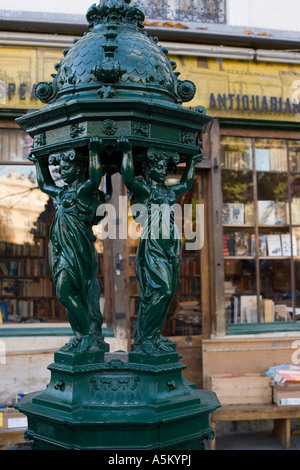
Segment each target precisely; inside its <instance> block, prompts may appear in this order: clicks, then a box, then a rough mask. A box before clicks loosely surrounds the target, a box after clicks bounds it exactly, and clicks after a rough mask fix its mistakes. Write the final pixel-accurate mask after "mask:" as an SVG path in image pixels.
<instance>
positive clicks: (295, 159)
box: [288, 140, 300, 225]
mask: <svg viewBox="0 0 300 470" xmlns="http://www.w3.org/2000/svg"><path fill="white" fill-rule="evenodd" d="M288 145H289V157H290V181H291V213H292V224H293V225H300V140H290V141H289V143H288Z"/></svg>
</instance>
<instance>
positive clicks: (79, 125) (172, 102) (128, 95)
mask: <svg viewBox="0 0 300 470" xmlns="http://www.w3.org/2000/svg"><path fill="white" fill-rule="evenodd" d="M144 19H145V18H144V14H143V12H142V11H141V10H140V9H139V8H138V7H136V6H131V5H130V0H101V1H100V3H99V5H96V4H94V5H92V6H91V7H90V8H89V10H88V12H87V21H88V24H89V32H88V33H87V34H84V35H83V37H81V38H80V39H79V40H74V44H73V45H72V47H70V49H68V50H65V51H64V58H63V59H62V60H61V62H60V63H58V64H56V65H55V66H54V67H55V69H56V74H53V76H52V77H53V80H52V81H50V82H42V83H38V84H37V85H36V87H35V93H36V97H37V98H38V99H39V100H40V101H41V102H43V103H45V106H43V107H42V108H41V109H40V110H37V111H36V110H35V111H29V112H28V113H27V114H25V115H24V116H22V117H21V118H19V119H18V120H17V121H18V123H19V125H20V126H21V127H22V128H23V129H25V130H26V132H27V133H29V134H30V135H31V136H32V137H33V138H34V143H33V147H32V150H31V153H30V155H29V157H28V158H29V159H30V160H31V161H33V162H34V164H35V167H36V174H37V180H38V184H39V187H40V189H41V191H44V192H45V193H47V194H48V195H50V196H51V197H52V198H53V202H54V207H55V215H54V218H53V221H52V225H51V228H50V233H49V264H50V268H51V272H52V278H53V281H54V282H55V286H56V293H57V298H58V300H59V301H60V302H61V304H62V305H64V307H65V308H66V312H67V316H68V320H69V322H70V325H71V328H72V330H73V332H74V337H73V338H72V339H71V341H70V342H69V343H68V344H66V345H65V346H63V347H62V348H61V349H60V350H58V351H57V352H56V353H55V355H54V362H53V363H52V364H50V365H49V367H48V368H49V370H50V372H51V380H50V383H49V384H48V386H47V387H46V389H45V390H43V391H39V392H36V393H30V394H28V395H26V396H25V397H24V398H23V399H22V400H21V401H20V402H19V403H18V405H17V407H18V409H19V410H20V411H21V412H22V413H24V414H25V415H26V416H27V419H28V429H27V431H26V438H27V439H28V440H31V441H33V449H36V450H59V449H61V450H133V449H134V450H152V449H161V450H168V449H169V450H177V451H185V450H200V449H204V447H205V445H204V440H205V439H211V438H213V431H212V429H211V428H210V427H209V415H210V413H211V412H212V411H213V410H214V409H216V408H217V407H218V406H220V405H219V402H218V400H217V398H216V396H215V395H214V393H212V392H208V391H204V390H197V389H196V387H195V386H194V384H192V383H190V382H188V381H187V380H185V379H184V377H183V375H182V371H183V369H184V368H185V366H184V365H183V364H182V363H181V362H179V360H180V359H181V356H180V355H179V354H177V353H176V345H175V344H174V343H173V342H171V341H170V340H168V339H167V338H164V337H163V336H162V334H161V332H162V328H163V325H164V321H165V317H166V314H167V311H168V307H169V305H170V302H171V300H172V297H173V294H174V290H175V288H176V285H177V280H178V275H179V266H180V238H179V235H178V232H177V227H176V224H175V222H174V217H173V216H172V211H170V207H171V206H172V205H173V204H174V203H175V201H176V199H177V198H178V197H180V196H181V195H183V194H184V193H186V192H187V191H188V190H189V189H190V187H191V185H192V183H193V179H194V173H195V165H196V163H197V162H198V161H200V160H201V158H202V147H201V137H202V134H203V133H204V132H205V131H207V130H209V127H210V125H211V122H212V117H210V116H207V115H206V112H205V109H204V108H203V107H202V106H199V107H195V108H191V107H184V106H183V104H182V103H184V102H188V101H190V100H192V98H193V97H194V94H195V85H194V83H193V82H191V81H189V80H180V79H179V73H178V72H175V70H176V63H175V62H174V61H171V60H170V59H169V58H168V57H167V54H168V51H167V50H166V49H165V48H164V47H161V46H160V45H158V41H157V38H152V37H148V36H147V34H145V32H144V30H143V21H144ZM179 163H180V164H183V165H184V167H185V169H184V173H183V176H182V178H181V180H180V182H179V183H178V184H177V185H175V186H167V185H166V184H165V180H166V176H167V172H168V171H169V169H170V167H171V166H173V167H174V166H176V165H178V164H179ZM50 165H57V166H59V171H60V173H61V177H62V179H63V181H64V185H63V186H56V184H55V182H54V180H53V179H52V177H51V172H50V170H49V166H50ZM116 172H120V173H121V175H122V178H123V181H124V184H125V186H126V187H127V189H128V197H129V198H130V202H131V203H132V204H133V203H138V204H140V205H141V207H143V214H142V215H143V220H144V225H143V227H142V236H141V239H140V243H139V247H138V253H137V260H136V276H137V279H138V282H139V287H140V289H139V292H140V293H139V302H138V309H137V326H136V331H135V335H134V343H133V345H132V347H131V351H129V352H125V351H117V352H109V346H108V344H106V343H105V339H104V337H103V334H102V321H103V318H102V313H101V311H100V308H99V296H100V292H99V284H98V282H97V278H96V273H97V257H96V254H95V248H94V241H95V239H94V236H93V232H92V226H93V225H95V224H97V223H98V222H99V219H100V217H99V216H98V215H97V214H98V213H99V211H98V208H99V206H101V205H102V204H105V203H107V202H108V201H109V198H110V196H111V192H112V191H113V187H111V175H112V174H114V173H116ZM102 180H104V181H105V184H103V185H100V183H101V182H102ZM100 187H101V188H102V190H100V189H99V188H100ZM162 207H163V210H161V208H162ZM153 208H154V209H153ZM155 208H159V210H158V209H157V210H155ZM166 224H167V227H166V228H167V229H168V230H169V232H168V233H169V236H168V237H164V236H162V234H161V233H160V234H159V235H160V236H158V237H152V236H151V234H150V233H149V227H150V226H151V227H153V226H157V227H161V228H162V229H163V227H164V225H166ZM147 231H148V232H147ZM183 360H184V359H183Z"/></svg>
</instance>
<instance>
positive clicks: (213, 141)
mask: <svg viewBox="0 0 300 470" xmlns="http://www.w3.org/2000/svg"><path fill="white" fill-rule="evenodd" d="M210 158H211V164H212V168H211V171H210V191H209V199H210V200H211V208H210V212H211V217H209V219H208V222H209V223H210V227H209V232H210V234H211V236H210V240H211V243H210V260H211V261H210V265H211V266H212V269H211V286H213V289H212V294H211V295H212V301H211V305H212V307H211V312H214V315H213V322H212V333H213V334H215V335H224V334H225V331H226V324H225V315H224V311H225V296H224V256H223V243H222V242H221V240H222V239H223V226H222V210H223V198H222V193H221V191H220V188H221V164H220V129H219V122H218V120H216V119H215V120H214V122H213V125H212V128H211V131H210Z"/></svg>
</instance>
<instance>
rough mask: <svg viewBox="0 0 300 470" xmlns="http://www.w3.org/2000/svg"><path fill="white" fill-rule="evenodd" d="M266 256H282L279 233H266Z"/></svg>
mask: <svg viewBox="0 0 300 470" xmlns="http://www.w3.org/2000/svg"><path fill="white" fill-rule="evenodd" d="M267 245H268V256H282V248H281V240H280V235H267Z"/></svg>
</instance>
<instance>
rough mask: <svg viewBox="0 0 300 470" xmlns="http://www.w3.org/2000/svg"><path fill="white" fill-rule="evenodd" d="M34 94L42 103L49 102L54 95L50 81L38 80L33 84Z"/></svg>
mask: <svg viewBox="0 0 300 470" xmlns="http://www.w3.org/2000/svg"><path fill="white" fill-rule="evenodd" d="M34 94H35V96H36V98H37V99H38V100H40V101H41V102H42V103H49V101H50V100H51V98H52V97H53V95H54V90H53V84H52V82H40V83H38V84H37V85H35V86H34Z"/></svg>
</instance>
